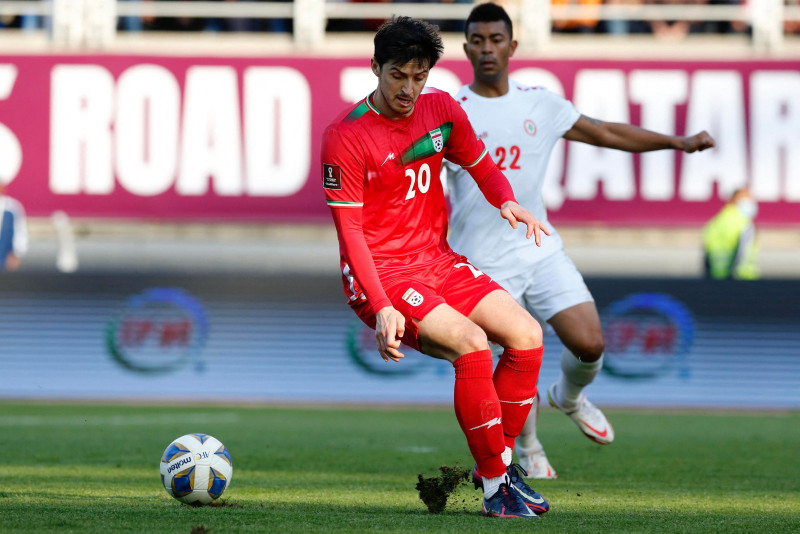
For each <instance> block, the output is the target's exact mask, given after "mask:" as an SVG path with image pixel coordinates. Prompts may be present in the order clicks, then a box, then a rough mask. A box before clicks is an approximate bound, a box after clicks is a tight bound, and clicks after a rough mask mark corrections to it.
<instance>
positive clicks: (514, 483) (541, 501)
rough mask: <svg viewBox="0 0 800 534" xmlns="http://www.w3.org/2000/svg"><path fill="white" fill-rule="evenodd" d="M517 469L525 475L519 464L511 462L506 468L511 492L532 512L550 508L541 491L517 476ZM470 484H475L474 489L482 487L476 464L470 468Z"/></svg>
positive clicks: (541, 511)
mask: <svg viewBox="0 0 800 534" xmlns="http://www.w3.org/2000/svg"><path fill="white" fill-rule="evenodd" d="M518 469H519V470H520V471H522V473H523V474H525V475H527V473H526V472H525V470H524V469H523V468H522V466H520V465H519V464H511V465H509V466H508V467H507V468H506V474H507V475H508V479H509V487H510V489H511V492H512V493H514V494H515V495H517V496H518V497H519V498H520V499H521V500H522V502H523V503H525V506H527V507H528V508H529V509H530V510H531V511H532V512H534V513H536V514H543V513H545V512H547V511H548V510H549V509H550V504H549V503H548V502H547V501H546V500H545V498H544V497H542V494H541V493H539V492H537V491H535V490H534V489H533V488H531V487H530V486H528V484H526V483H525V481H524V480H523V479H522V477H521V476H519V472H518V471H517V470H518ZM472 484H473V485H474V486H475V489H478V488H483V478H481V476H480V474H478V466H477V465H476V466H475V467H474V468H473V469H472Z"/></svg>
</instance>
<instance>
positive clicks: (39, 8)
mask: <svg viewBox="0 0 800 534" xmlns="http://www.w3.org/2000/svg"><path fill="white" fill-rule="evenodd" d="M472 5H473V4H471V3H449V4H444V3H441V4H437V3H410V2H390V3H363V2H358V3H349V2H331V1H326V0H294V1H292V2H270V1H265V2H208V1H192V2H182V1H142V0H130V1H115V0H51V1H47V2H44V1H30V0H27V1H12V0H4V1H3V2H2V3H0V17H9V16H19V15H28V16H31V15H34V16H42V17H52V23H51V24H49V25H48V28H49V29H50V33H51V36H52V38H53V41H54V42H55V43H56V44H63V45H73V46H81V45H94V46H97V45H99V46H102V45H103V44H104V43H107V42H109V41H110V40H113V38H114V36H115V34H116V31H117V23H118V20H119V18H120V17H194V18H221V19H225V18H252V19H290V20H291V21H292V23H293V39H294V42H295V44H296V45H297V46H298V47H300V48H308V49H315V48H322V47H324V46H325V41H326V35H327V34H328V32H327V31H326V27H327V22H328V21H329V20H342V19H356V20H360V19H385V18H390V17H391V16H392V15H395V14H404V15H410V16H415V17H420V18H425V19H435V20H444V21H458V20H463V19H465V18H466V16H467V14H468V13H469V11H470V9H471V8H472ZM506 8H507V10H508V11H509V15H510V16H511V17H512V18H513V19H515V21H516V23H517V27H518V34H519V36H520V41H521V42H522V43H525V46H526V47H527V48H529V49H533V50H538V49H544V48H546V47H547V45H548V43H549V42H550V39H551V35H552V23H553V21H567V20H575V19H581V18H587V17H588V18H591V19H594V20H598V21H615V20H619V21H641V20H646V21H659V20H661V21H669V20H686V21H720V22H742V23H744V24H745V25H747V26H748V27H749V28H750V34H751V36H752V39H751V44H752V46H753V48H754V49H756V50H759V51H764V52H770V51H774V50H777V49H779V48H780V47H781V45H782V43H783V40H784V23H785V22H800V5H797V4H792V5H785V4H784V1H783V0H757V1H752V0H751V1H749V2H745V3H743V4H742V5H702V4H685V5H684V4H668V5H659V4H601V5H591V6H587V5H583V6H582V5H551V3H550V0H518V1H517V2H513V3H508V5H507V6H506Z"/></svg>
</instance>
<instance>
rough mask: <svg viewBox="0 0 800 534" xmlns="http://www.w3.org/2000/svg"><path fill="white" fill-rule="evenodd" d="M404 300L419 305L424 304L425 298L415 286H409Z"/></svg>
mask: <svg viewBox="0 0 800 534" xmlns="http://www.w3.org/2000/svg"><path fill="white" fill-rule="evenodd" d="M403 300H404V301H406V302H408V303H409V304H411V305H412V306H419V305H420V304H422V301H423V300H425V299H423V298H422V295H420V294H419V293H417V291H416V290H415V289H413V288H408V291H406V292H405V293H404V294H403Z"/></svg>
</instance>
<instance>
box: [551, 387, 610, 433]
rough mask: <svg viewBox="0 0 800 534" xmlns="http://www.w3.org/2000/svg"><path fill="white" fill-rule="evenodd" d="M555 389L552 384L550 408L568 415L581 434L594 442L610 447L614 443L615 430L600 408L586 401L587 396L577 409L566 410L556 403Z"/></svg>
mask: <svg viewBox="0 0 800 534" xmlns="http://www.w3.org/2000/svg"><path fill="white" fill-rule="evenodd" d="M555 389H556V385H555V384H550V387H549V388H547V400H548V401H550V406H552V407H553V408H558V409H559V410H561V411H562V412H564V413H565V414H567V415H568V416H569V418H570V419H572V420H573V421H575V424H576V425H578V428H580V429H581V432H583V433H584V434H585V435H586V437H587V438H589V439H591V440H592V441H596V442H597V443H599V444H600V445H608V444H609V443H611V442H612V441H614V429H613V428H612V427H611V423H609V422H608V419H606V416H605V415H603V412H601V411H600V408H598V407H597V406H595V405H594V404H592V403H591V402H589V401H588V400H586V396H581V398H580V399H578V405H577V406H576V407H575V409H573V410H565V409H564V408H562V407H561V406H559V405H558V403H557V402H556V394H555Z"/></svg>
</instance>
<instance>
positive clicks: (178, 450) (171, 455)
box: [161, 438, 189, 463]
mask: <svg viewBox="0 0 800 534" xmlns="http://www.w3.org/2000/svg"><path fill="white" fill-rule="evenodd" d="M178 439H180V438H178ZM188 452H189V448H188V447H186V446H185V445H183V444H181V443H180V442H179V441H177V440H176V441H173V442H172V443H170V444H169V446H168V447H167V448H166V450H165V451H164V454H162V455H161V461H162V462H164V463H169V462H171V461H172V460H174V459H175V458H177V457H179V456H181V455H184V454H186V453H188Z"/></svg>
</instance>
